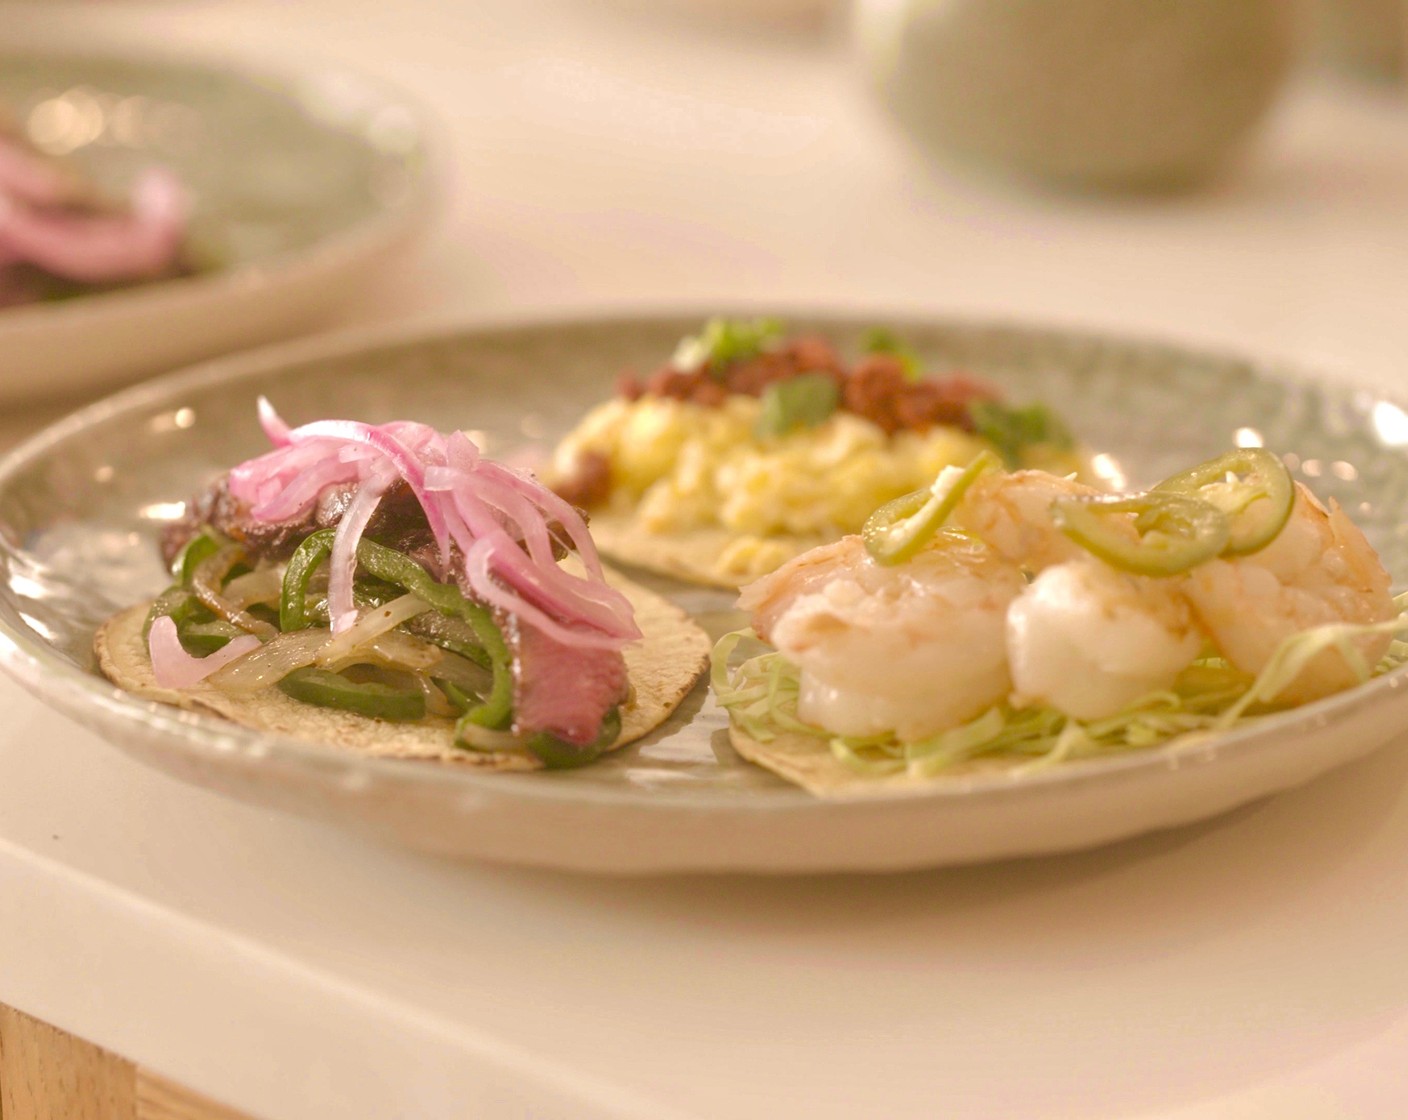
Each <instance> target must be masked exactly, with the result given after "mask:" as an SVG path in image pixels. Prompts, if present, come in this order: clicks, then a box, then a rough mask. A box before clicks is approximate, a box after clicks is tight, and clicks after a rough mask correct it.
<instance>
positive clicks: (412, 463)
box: [95, 400, 708, 770]
mask: <svg viewBox="0 0 1408 1120" xmlns="http://www.w3.org/2000/svg"><path fill="white" fill-rule="evenodd" d="M260 414H261V420H262V422H263V426H264V429H265V432H266V434H267V435H268V436H269V438H270V440H271V441H272V442H273V443H274V445H275V449H274V450H273V451H271V452H269V453H267V454H265V455H263V456H260V457H259V458H256V459H252V460H250V461H249V462H246V463H242V464H240V465H239V466H237V467H235V468H234V469H233V470H231V471H229V473H228V474H226V475H224V476H222V477H221V478H219V479H218V480H216V482H215V483H214V484H212V485H211V486H210V487H209V488H208V489H207V490H206V491H205V492H203V493H202V494H201V495H200V496H199V497H198V498H197V499H196V500H195V501H193V502H190V503H188V505H187V508H186V511H185V514H184V516H183V517H182V518H181V520H180V521H178V522H175V523H173V524H171V525H170V526H168V527H167V531H166V532H165V533H164V535H163V539H162V550H163V555H164V558H165V559H166V561H167V562H168V563H169V564H170V566H171V571H172V573H173V577H174V583H173V584H172V586H171V587H170V588H169V589H168V590H167V591H166V592H165V593H163V594H162V595H161V596H159V597H158V598H157V599H156V600H155V601H154V602H152V603H147V604H141V605H139V606H135V607H132V608H131V609H129V610H126V611H124V612H122V613H121V614H118V615H117V616H116V617H114V618H113V619H111V620H110V621H109V622H108V623H107V624H106V625H104V626H103V627H102V629H100V630H99V632H98V634H97V637H96V642H95V646H96V652H97V658H98V663H99V665H100V666H101V668H102V670H103V672H104V673H105V674H107V676H108V677H109V678H110V679H111V680H113V681H114V682H115V683H116V684H118V685H120V686H121V687H123V688H125V689H127V690H129V691H131V692H134V693H136V694H138V695H140V696H144V697H147V698H149V699H153V700H158V701H162V702H164V703H169V704H175V705H179V706H181V707H184V708H190V709H194V710H198V711H205V712H213V713H216V714H218V715H221V716H224V717H226V718H228V719H230V720H233V721H234V722H236V723H240V724H243V725H245V726H248V727H253V728H258V729H261V730H268V731H277V732H280V733H283V734H287V735H292V736H294V737H296V738H300V739H305V740H311V741H316V742H321V743H329V744H334V745H338V746H346V747H351V748H355V749H357V750H359V751H362V752H364V753H367V754H372V755H381V756H388V757H398V758H426V759H438V760H442V761H447V762H458V763H467V764H471V765H476V766H481V767H490V768H494V769H513V770H524V769H536V768H540V767H544V766H548V767H565V766H576V765H580V764H583V763H586V762H590V761H592V760H593V759H595V758H596V757H597V756H599V755H600V754H601V753H602V752H603V751H606V750H610V749H612V748H613V747H617V746H620V745H621V744H623V743H627V742H630V741H631V740H633V739H636V738H638V737H640V736H641V735H644V734H646V733H647V732H648V731H650V730H651V729H652V728H654V727H656V726H657V725H659V724H660V723H661V722H663V721H664V720H665V718H666V717H667V716H668V715H669V714H670V712H671V711H673V710H674V708H675V707H676V706H677V705H678V704H679V702H680V701H681V700H682V699H683V698H684V696H685V695H686V694H687V693H688V692H689V690H690V688H691V687H692V686H693V684H694V682H695V680H696V678H697V677H698V676H699V674H700V672H701V671H702V670H703V668H704V665H705V663H706V661H707V655H708V639H707V637H706V635H705V634H704V632H703V631H702V630H700V629H699V628H698V627H697V626H696V625H694V623H693V622H691V621H690V620H689V619H688V618H687V617H686V615H685V614H684V612H682V611H681V610H680V609H679V608H677V607H675V606H674V605H672V604H670V603H669V602H667V601H665V600H664V599H661V598H660V597H658V596H656V595H654V594H652V593H650V592H648V591H646V590H645V589H643V588H640V587H638V586H635V585H634V584H632V583H630V582H629V581H627V580H625V579H622V578H620V577H619V576H616V575H615V574H614V573H609V572H607V571H606V570H605V569H603V567H602V565H601V563H600V561H599V560H598V558H597V554H596V550H595V548H594V546H593V543H592V539H591V536H590V535H589V533H588V532H587V527H586V524H585V522H584V520H583V519H582V517H581V515H580V514H579V512H578V511H577V510H576V509H574V508H573V507H572V506H571V505H570V504H569V503H567V502H565V501H563V500H562V499H561V498H559V497H558V496H557V495H555V494H553V493H552V492H551V491H549V490H548V489H547V488H545V487H544V486H542V485H541V484H540V483H538V482H537V480H536V479H534V478H533V477H532V476H530V475H528V474H526V473H524V472H521V471H517V470H514V469H511V468H509V467H506V466H503V465H501V464H498V463H494V462H491V461H489V460H487V459H485V458H483V457H482V456H481V455H480V454H479V451H478V449H477V448H476V446H475V445H474V443H473V442H472V441H471V440H470V439H469V438H468V436H466V435H464V434H463V433H460V432H455V433H452V434H449V435H443V434H441V433H439V432H436V431H435V430H433V429H431V428H429V427H427V426H425V425H422V424H414V423H407V422H401V423H391V424H383V425H380V426H372V425H368V424H360V423H354V422H350V421H339V420H325V421H320V422H315V423H311V424H306V425H304V426H302V427H298V428H289V427H288V426H287V425H286V424H285V423H284V422H283V421H282V420H281V419H280V418H279V417H278V416H277V415H276V414H275V413H274V411H273V409H272V408H271V407H270V406H269V405H268V404H267V402H265V401H262V400H261V402H260Z"/></svg>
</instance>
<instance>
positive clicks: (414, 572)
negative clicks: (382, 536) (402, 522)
mask: <svg viewBox="0 0 1408 1120" xmlns="http://www.w3.org/2000/svg"><path fill="white" fill-rule="evenodd" d="M335 533H336V530H333V529H320V530H318V531H317V532H316V533H311V534H310V535H309V536H307V537H306V538H304V540H303V542H302V543H301V544H300V545H299V546H298V548H297V549H296V550H295V551H294V554H293V556H292V557H291V558H290V560H289V562H288V567H287V568H286V569H285V571H284V585H283V591H282V594H281V595H280V597H279V619H280V624H281V625H280V628H281V629H282V630H284V631H285V632H287V631H289V630H301V629H303V628H304V627H305V626H307V625H308V617H307V605H306V602H307V594H308V582H309V580H310V579H311V578H312V576H313V573H314V572H315V571H317V569H318V567H319V565H321V564H322V563H323V562H324V561H325V560H326V559H327V558H328V556H329V555H331V553H332V543H333V537H334V535H335ZM357 563H358V565H359V566H360V567H361V569H362V570H363V571H365V572H366V573H367V574H368V575H370V576H374V577H375V578H376V579H379V580H383V581H385V582H386V583H394V584H396V585H397V586H399V587H404V588H405V589H406V590H407V591H409V592H411V593H412V594H414V595H418V596H420V598H422V599H424V600H425V601H426V602H427V603H429V604H430V606H431V607H433V608H434V609H435V610H437V611H439V612H440V613H441V614H446V615H452V616H454V617H457V618H461V619H463V620H464V621H465V622H467V623H468V624H469V626H470V629H471V630H472V631H473V632H474V636H475V638H477V639H478V641H479V645H480V649H479V650H478V651H474V647H473V646H470V645H469V644H468V643H463V642H462V643H457V646H456V652H457V653H461V654H463V655H465V656H467V657H469V658H470V659H471V660H473V661H475V662H478V663H479V664H481V665H483V666H484V667H485V668H487V669H489V670H491V671H492V672H493V674H494V683H493V686H492V687H491V688H490V690H489V695H488V696H486V697H485V698H484V699H483V700H482V701H481V702H480V704H479V705H478V706H477V707H474V708H471V709H470V710H469V711H468V712H467V713H466V714H465V717H464V718H465V719H467V720H469V721H471V722H472V723H475V724H478V725H479V726H480V727H490V728H501V727H504V726H506V725H507V723H508V720H509V717H510V715H511V714H512V711H513V671H512V664H511V659H510V657H509V652H508V646H507V645H506V644H505V642H504V637H503V635H502V634H501V633H500V632H499V628H498V626H497V625H496V624H495V622H494V616H493V615H492V614H490V612H489V611H488V610H487V609H486V608H484V607H481V606H480V605H479V604H478V603H474V602H471V601H470V600H469V599H466V598H465V597H464V596H463V595H462V594H460V591H459V589H458V588H456V587H452V586H450V585H449V584H444V583H437V582H436V581H435V580H433V579H432V578H431V577H430V573H429V572H427V571H426V570H425V569H424V568H422V567H421V566H420V565H419V564H417V563H416V562H415V561H414V560H412V559H411V558H410V557H409V556H406V555H405V554H404V553H401V552H397V551H396V550H395V549H394V548H387V547H386V546H385V545H380V544H377V543H376V542H375V541H369V540H365V539H364V540H362V541H360V542H359V543H358V545H357Z"/></svg>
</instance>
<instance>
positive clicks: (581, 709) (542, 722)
mask: <svg viewBox="0 0 1408 1120" xmlns="http://www.w3.org/2000/svg"><path fill="white" fill-rule="evenodd" d="M499 621H500V625H501V626H502V627H503V631H504V637H505V639H507V641H508V647H509V651H510V653H512V655H513V682H514V683H513V712H514V717H513V730H514V733H515V734H518V735H531V734H534V733H535V732H539V731H546V732H548V733H549V734H551V735H556V736H557V737H558V738H559V739H563V740H565V741H566V742H569V743H574V744H576V745H577V746H586V745H588V744H589V743H591V742H592V741H593V740H595V739H596V737H597V736H598V735H599V734H600V732H601V721H602V719H603V718H605V716H606V713H607V712H608V711H610V710H611V709H612V708H614V707H615V706H616V705H617V704H619V703H621V702H622V701H623V700H625V699H626V695H627V690H628V686H627V682H626V660H625V658H624V657H622V656H621V654H620V653H619V652H618V651H616V650H603V649H574V648H572V647H571V646H566V645H563V644H562V643H561V642H559V641H558V640H557V639H555V638H552V637H549V636H548V635H547V634H544V633H543V632H542V631H541V630H539V629H537V628H536V627H532V626H520V625H519V624H518V622H517V621H516V620H514V619H502V618H501V619H500V620H499Z"/></svg>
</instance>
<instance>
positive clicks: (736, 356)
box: [670, 319, 783, 374]
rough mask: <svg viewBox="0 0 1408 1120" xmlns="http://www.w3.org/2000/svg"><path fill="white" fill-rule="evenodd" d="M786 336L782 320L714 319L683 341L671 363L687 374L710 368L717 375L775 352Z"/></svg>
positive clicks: (676, 348) (676, 349)
mask: <svg viewBox="0 0 1408 1120" xmlns="http://www.w3.org/2000/svg"><path fill="white" fill-rule="evenodd" d="M782 335H783V326H782V322H781V321H780V320H778V319H710V320H709V321H708V322H707V323H705V324H704V329H703V330H702V331H700V332H699V333H698V334H696V335H690V336H689V337H687V338H684V339H681V340H680V344H679V345H678V346H677V347H675V354H674V357H673V358H672V359H671V360H670V364H671V365H673V366H674V367H675V368H676V369H678V370H684V371H691V370H696V369H700V368H702V367H703V366H708V367H709V368H710V369H711V370H712V371H713V372H715V373H716V374H717V373H720V372H722V371H723V370H724V369H726V368H727V367H728V366H730V365H732V364H733V363H734V362H741V361H743V360H744V359H746V358H756V357H757V356H758V355H759V354H761V353H763V352H764V351H765V350H771V349H772V348H773V347H774V346H776V345H777V344H778V343H779V342H780V341H781V340H782Z"/></svg>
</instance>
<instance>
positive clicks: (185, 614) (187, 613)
mask: <svg viewBox="0 0 1408 1120" xmlns="http://www.w3.org/2000/svg"><path fill="white" fill-rule="evenodd" d="M214 617H215V615H214V614H212V613H211V611H210V609H209V608H208V607H206V606H205V604H204V603H202V602H201V601H200V600H199V599H197V598H196V597H195V596H194V595H192V594H191V593H190V592H189V591H187V590H186V589H185V588H184V587H180V586H175V587H168V588H167V589H166V590H165V591H163V592H162V593H161V594H160V595H158V596H157V597H156V601H155V602H154V603H152V608H151V610H149V611H148V612H147V620H146V622H144V623H143V624H142V639H143V640H144V641H145V640H146V638H147V635H148V634H150V633H151V629H152V623H153V622H155V621H156V620H157V619H158V618H170V619H171V621H172V622H174V623H175V624H176V628H177V629H178V630H179V629H180V628H181V627H182V626H183V625H184V624H185V623H187V622H188V621H191V620H195V621H198V622H208V621H210V620H211V619H213V618H214Z"/></svg>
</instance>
